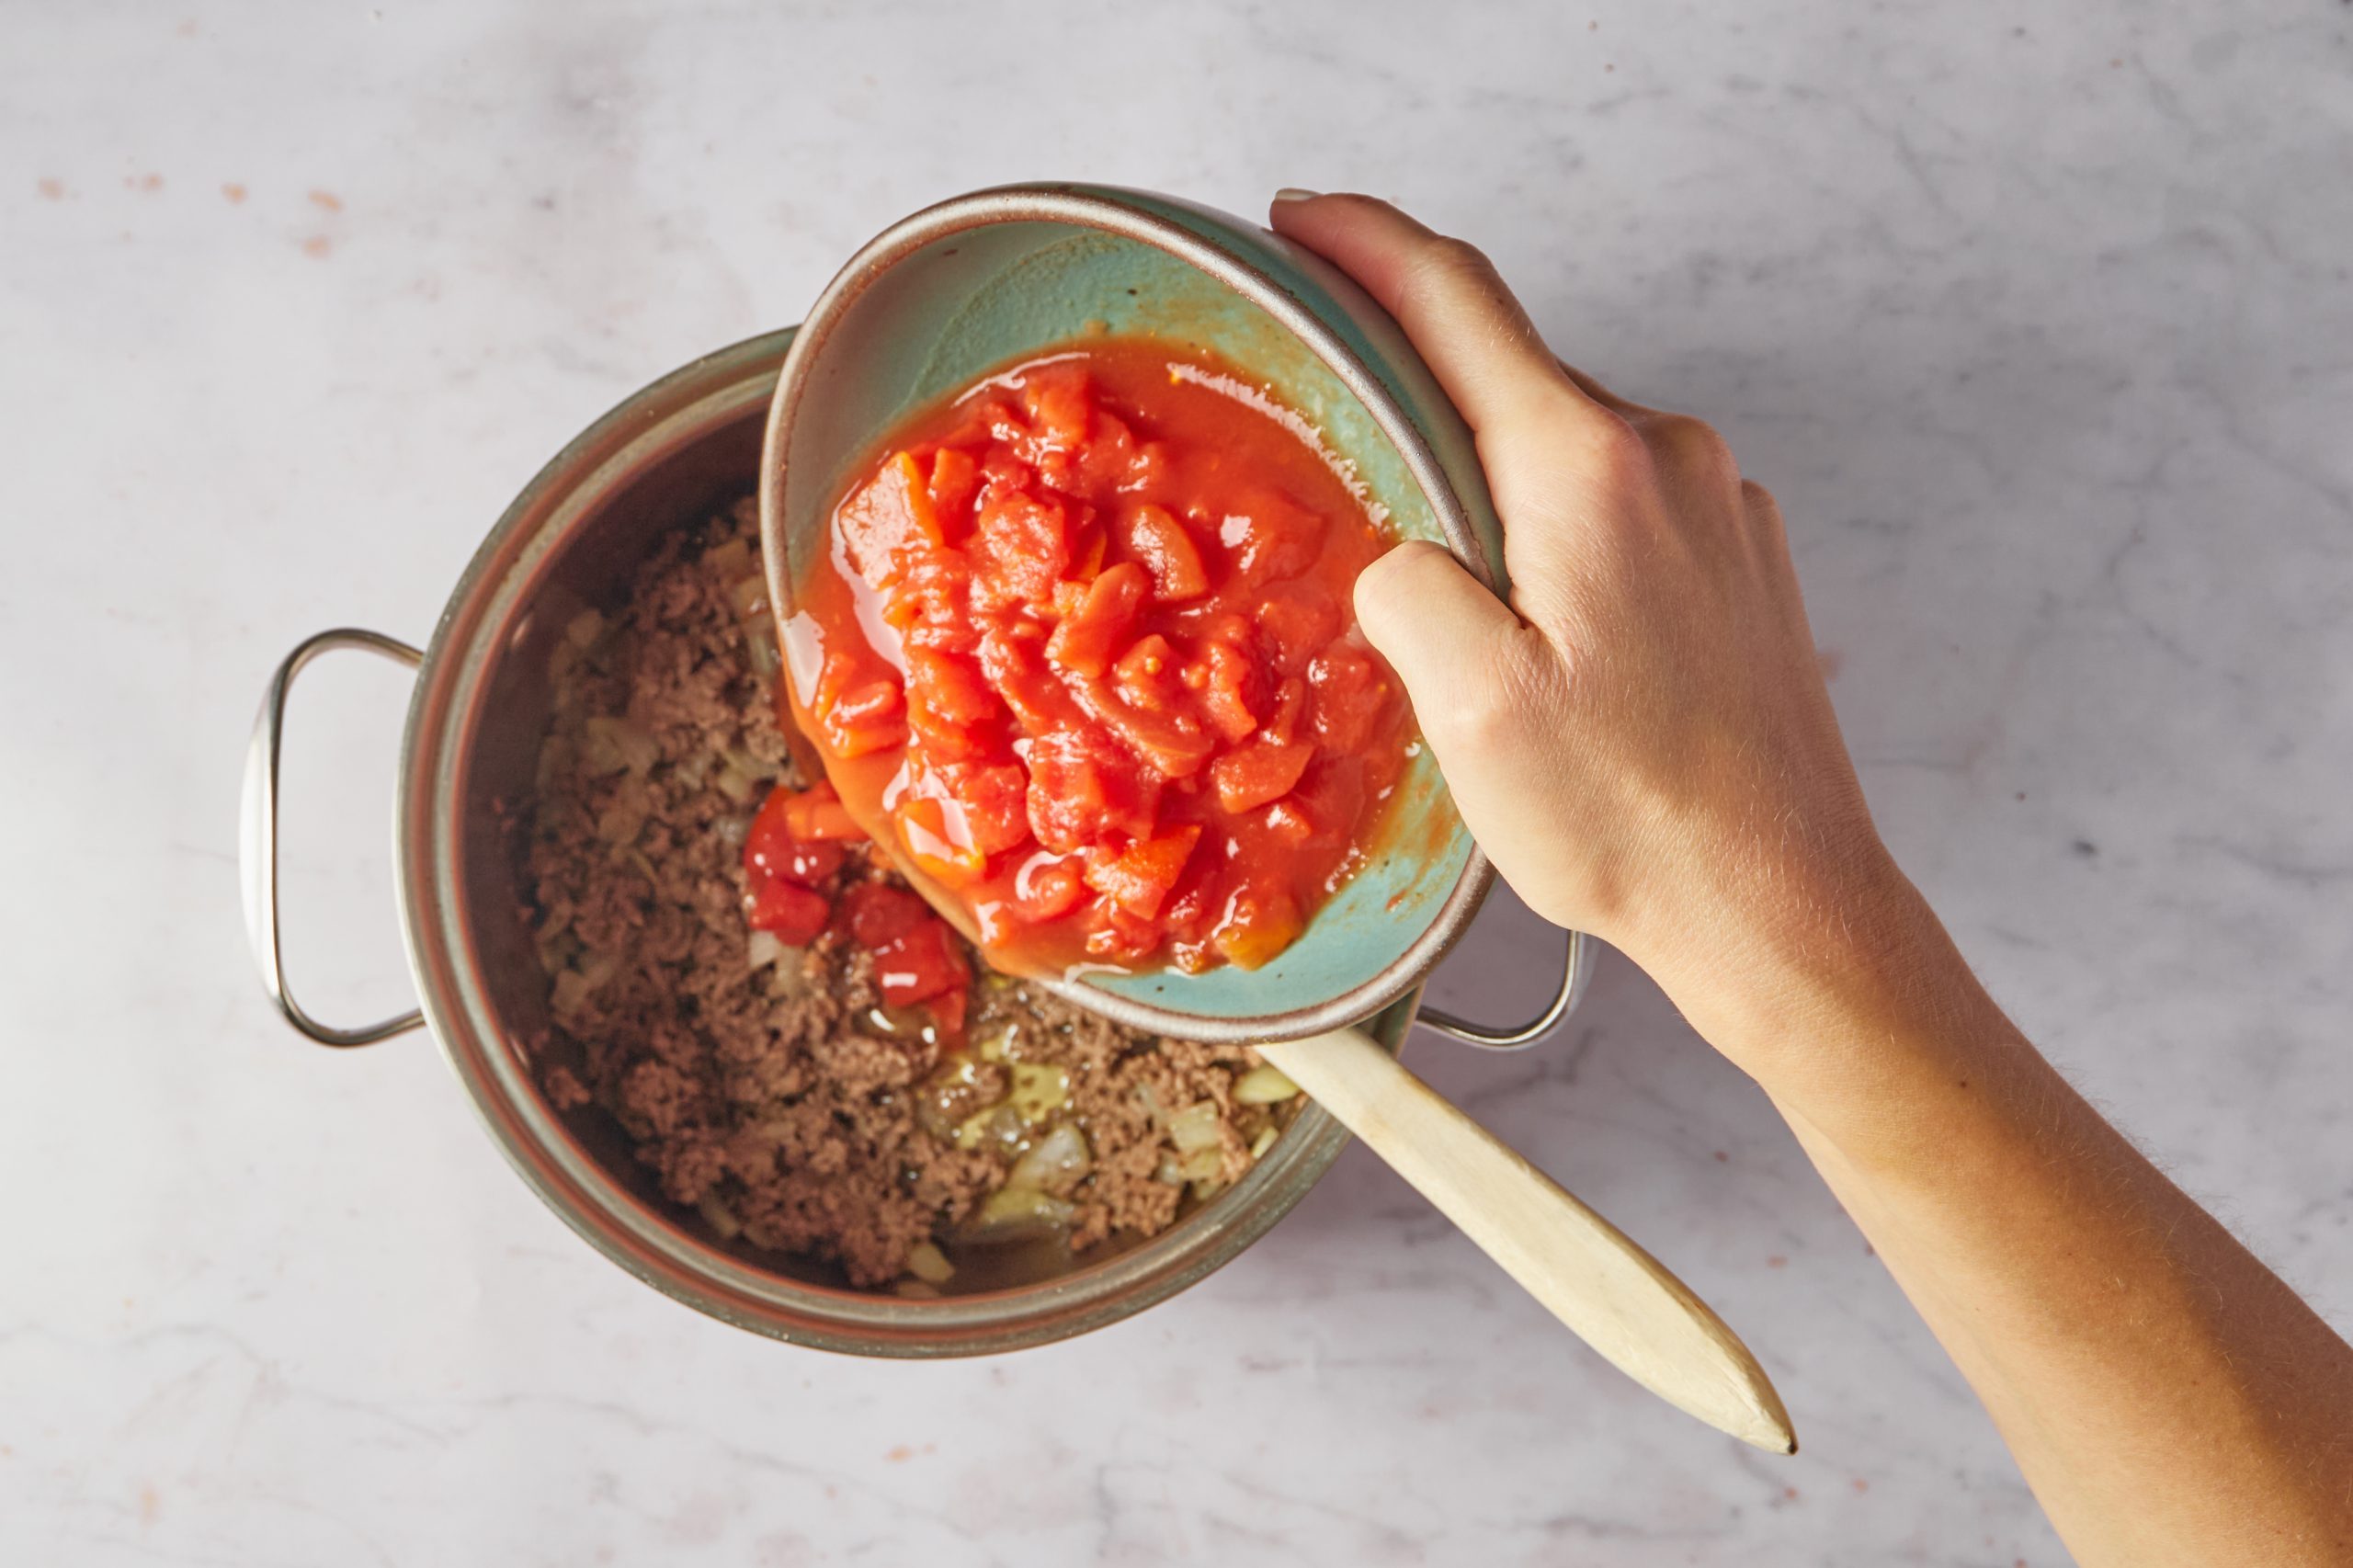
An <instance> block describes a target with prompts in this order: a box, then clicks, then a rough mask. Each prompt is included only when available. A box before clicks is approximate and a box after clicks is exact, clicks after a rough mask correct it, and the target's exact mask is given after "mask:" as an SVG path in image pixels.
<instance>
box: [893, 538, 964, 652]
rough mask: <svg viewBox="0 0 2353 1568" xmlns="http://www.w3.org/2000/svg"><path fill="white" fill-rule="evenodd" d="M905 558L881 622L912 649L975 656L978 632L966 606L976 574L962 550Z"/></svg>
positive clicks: (928, 553)
mask: <svg viewBox="0 0 2353 1568" xmlns="http://www.w3.org/2000/svg"><path fill="white" fill-rule="evenodd" d="M902 560H903V561H904V564H905V569H904V571H903V572H901V573H900V574H899V580H898V581H897V582H896V583H894V584H893V585H892V587H891V592H890V597H887V598H885V599H884V600H883V602H882V619H883V621H884V622H885V623H886V624H888V625H889V626H891V627H892V628H893V629H894V630H896V631H897V632H898V633H899V639H900V641H901V642H904V643H906V644H907V645H908V646H910V647H917V648H931V649H942V650H947V651H949V652H952V653H969V652H971V650H972V643H973V642H974V640H975V639H976V638H977V636H978V635H979V634H978V633H977V632H975V631H973V629H972V617H971V616H970V615H968V614H967V613H966V611H965V608H964V607H965V602H966V600H967V599H968V598H969V597H970V595H971V591H972V567H971V564H970V563H969V562H967V561H966V560H965V558H964V555H963V552H962V551H955V550H937V551H927V552H926V553H924V554H921V555H915V556H908V557H902Z"/></svg>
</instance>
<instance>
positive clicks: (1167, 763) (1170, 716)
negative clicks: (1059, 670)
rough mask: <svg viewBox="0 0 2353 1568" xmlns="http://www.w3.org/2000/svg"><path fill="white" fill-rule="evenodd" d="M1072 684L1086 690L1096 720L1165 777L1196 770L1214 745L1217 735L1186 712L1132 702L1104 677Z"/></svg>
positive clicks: (1206, 758) (1088, 702) (1215, 747)
mask: <svg viewBox="0 0 2353 1568" xmlns="http://www.w3.org/2000/svg"><path fill="white" fill-rule="evenodd" d="M1076 684H1077V685H1078V686H1079V688H1080V689H1081V690H1082V691H1083V692H1085V693H1086V698H1087V707H1088V710H1089V711H1090V712H1092V713H1093V715H1094V716H1095V718H1096V720H1097V722H1100V723H1101V724H1102V725H1103V727H1104V728H1105V729H1107V730H1108V731H1110V733H1113V734H1115V735H1117V736H1118V737H1119V738H1120V740H1122V741H1125V742H1126V743H1127V744H1128V745H1129V746H1130V747H1131V748H1132V749H1133V750H1134V752H1135V754H1136V755H1137V756H1140V757H1142V759H1143V760H1144V761H1145V762H1147V763H1149V764H1150V765H1151V766H1152V767H1154V769H1156V770H1157V771H1158V772H1160V773H1161V774H1162V775H1163V776H1165V777H1166V778H1188V777H1190V776H1191V775H1193V774H1195V773H1198V772H1199V771H1200V767H1201V764H1202V763H1204V762H1207V761H1208V760H1209V757H1210V753H1211V752H1212V751H1214V750H1216V749H1217V737H1216V736H1214V735H1212V734H1211V733H1209V731H1208V730H1207V729H1205V728H1203V727H1202V724H1201V722H1200V721H1199V720H1198V719H1196V718H1194V717H1193V716H1192V715H1191V714H1190V713H1187V712H1183V711H1181V710H1176V709H1174V708H1161V709H1152V708H1138V707H1135V706H1132V705H1131V704H1130V703H1128V702H1127V701H1126V700H1124V699H1122V698H1121V697H1120V692H1119V689H1118V687H1116V686H1114V685H1113V684H1112V683H1111V682H1108V681H1101V680H1090V681H1083V682H1078V683H1076Z"/></svg>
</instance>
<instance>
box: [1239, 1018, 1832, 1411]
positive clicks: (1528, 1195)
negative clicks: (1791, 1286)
mask: <svg viewBox="0 0 2353 1568" xmlns="http://www.w3.org/2000/svg"><path fill="white" fill-rule="evenodd" d="M1258 1053H1259V1054H1260V1055H1261V1056H1263V1057H1265V1058H1266V1059H1267V1061H1268V1062H1271V1063H1273V1065H1274V1066H1275V1068H1276V1070H1277V1071H1279V1072H1280V1073H1281V1074H1283V1075H1284V1076H1285V1077H1287V1078H1289V1079H1290V1081H1291V1082H1292V1083H1294V1084H1297V1085H1299V1086H1300V1087H1301V1088H1302V1089H1303V1090H1305V1091H1306V1092H1307V1093H1308V1094H1309V1095H1310V1096H1313V1098H1314V1100H1315V1103H1316V1104H1318V1105H1320V1106H1322V1107H1323V1108H1324V1109H1325V1110H1328V1111H1330V1112H1331V1113H1332V1114H1333V1115H1334V1116H1335V1117H1337V1118H1338V1119H1339V1120H1340V1123H1341V1125H1342V1126H1344V1127H1346V1128H1347V1130H1348V1131H1351V1132H1353V1133H1355V1134H1356V1135H1357V1136H1358V1138H1361V1139H1363V1140H1364V1142H1365V1143H1366V1145H1367V1146H1368V1147H1370V1149H1371V1150H1372V1152H1373V1153H1376V1154H1378V1155H1380V1156H1381V1158H1382V1159H1384V1160H1386V1161H1388V1162H1389V1165H1390V1168H1391V1169H1392V1170H1394V1171H1395V1172H1396V1173H1397V1174H1398V1175H1399V1176H1403V1177H1404V1178H1405V1180H1406V1181H1407V1182H1408V1183H1410V1184H1411V1185H1412V1186H1413V1187H1414V1189H1415V1191H1417V1192H1419V1193H1420V1194H1421V1195H1422V1196H1423V1197H1424V1198H1427V1199H1429V1200H1430V1202H1431V1204H1432V1205H1433V1206H1435V1207H1436V1208H1437V1210H1438V1212H1439V1213H1441V1214H1443V1215H1445V1216H1446V1217H1447V1218H1448V1219H1449V1220H1451V1221H1454V1222H1455V1224H1456V1225H1458V1226H1460V1227H1461V1231H1462V1233H1463V1234H1464V1235H1466V1236H1469V1237H1470V1238H1471V1240H1472V1243H1473V1244H1475V1245H1476V1246H1477V1247H1478V1248H1479V1250H1480V1251H1482V1252H1483V1253H1485V1254H1486V1255H1487V1256H1489V1257H1492V1258H1494V1259H1495V1261H1496V1262H1497V1263H1499V1264H1501V1265H1502V1266H1503V1269H1504V1272H1505V1273H1506V1274H1508V1275H1510V1276H1511V1277H1512V1278H1514V1279H1516V1280H1518V1282H1519V1284H1520V1287H1521V1288H1522V1289H1523V1290H1526V1291H1527V1292H1528V1293H1529V1295H1531V1296H1533V1297H1535V1298H1536V1299H1537V1300H1538V1301H1541V1302H1542V1303H1543V1304H1544V1306H1545V1309H1546V1310H1547V1311H1549V1312H1552V1315H1553V1316H1554V1317H1556V1318H1559V1319H1560V1320H1561V1321H1562V1322H1563V1324H1567V1325H1568V1327H1569V1329H1570V1331H1571V1332H1572V1333H1574V1334H1575V1335H1577V1336H1578V1337H1579V1338H1581V1339H1583V1340H1584V1341H1585V1342H1586V1344H1587V1345H1590V1346H1593V1347H1594V1348H1595V1349H1596V1350H1597V1351H1599V1352H1600V1353H1601V1355H1602V1358H1603V1359H1605V1360H1607V1361H1608V1362H1609V1363H1610V1364H1611V1365H1612V1366H1615V1367H1616V1368H1617V1369H1619V1370H1620V1371H1621V1372H1624V1373H1625V1374H1626V1375H1627V1376H1628V1377H1630V1378H1631V1379H1633V1380H1634V1381H1636V1382H1638V1383H1640V1384H1642V1385H1643V1387H1644V1388H1646V1389H1648V1390H1650V1391H1651V1392H1653V1393H1654V1394H1656V1395H1658V1396H1659V1397H1660V1398H1661V1399H1663V1400H1665V1401H1666V1402H1667V1403H1669V1404H1672V1405H1674V1406H1675V1407H1676V1408H1677V1409H1678V1410H1683V1411H1686V1412H1688V1413H1689V1414H1690V1415H1696V1416H1698V1417H1699V1419H1700V1420H1702V1421H1704V1422H1706V1423H1707V1424H1708V1425H1709V1426H1713V1427H1716V1428H1717V1429H1718V1430H1720V1431H1723V1432H1729V1433H1731V1434H1732V1435H1733V1437H1738V1438H1739V1439H1740V1440H1741V1441H1742V1442H1744V1443H1753V1444H1755V1445H1756V1447H1758V1448H1760V1449H1765V1450H1767V1451H1768V1452H1769V1453H1777V1454H1793V1453H1795V1452H1797V1449H1798V1440H1797V1434H1796V1433H1795V1431H1794V1430H1793V1429H1792V1428H1791V1427H1790V1415H1789V1412H1788V1411H1787V1410H1785V1409H1783V1408H1782V1406H1781V1396H1780V1395H1779V1394H1778V1393H1776V1392H1773V1384H1772V1382H1771V1381H1770V1380H1769V1379H1768V1378H1767V1377H1766V1376H1765V1369H1763V1368H1761V1367H1759V1366H1758V1365H1757V1364H1756V1358H1755V1357H1754V1356H1751V1355H1750V1354H1749V1353H1748V1346H1745V1345H1743V1344H1742V1343H1741V1342H1740V1336H1739V1335H1735V1334H1733V1331H1732V1330H1731V1329H1729V1328H1727V1327H1725V1326H1724V1323H1723V1320H1722V1318H1719V1317H1718V1316H1716V1314H1715V1312H1713V1311H1712V1310H1711V1309H1710V1308H1709V1306H1708V1303H1707V1302H1705V1301H1701V1300H1699V1297H1697V1296H1695V1295H1693V1294H1692V1293H1691V1290H1690V1288H1689V1287H1688V1286H1687V1285H1685V1284H1684V1283H1683V1281H1682V1280H1680V1279H1677V1278H1676V1277H1675V1276H1674V1275H1673V1274H1671V1273H1669V1272H1668V1271H1667V1269H1666V1267H1665V1266H1664V1265H1663V1264H1661V1263H1660V1262H1659V1261H1658V1260H1657V1259H1656V1258H1654V1257H1653V1256H1651V1255H1650V1254H1648V1253H1646V1252H1644V1251H1643V1249H1642V1248H1641V1247H1639V1246H1637V1245H1635V1244H1634V1243H1633V1242H1632V1241H1631V1240H1629V1239H1628V1238H1627V1236H1626V1234H1625V1233H1624V1232H1622V1231H1620V1230H1619V1229H1618V1227H1617V1226H1615V1225H1613V1224H1611V1223H1610V1222H1609V1221H1607V1220H1605V1219H1603V1218H1602V1217H1601V1216H1600V1215H1598V1214H1597V1213H1595V1212H1594V1211H1593V1210H1590V1209H1588V1208H1586V1206H1585V1205H1584V1204H1583V1203H1580V1202H1578V1201H1577V1199H1574V1197H1572V1196H1570V1194H1569V1193H1568V1192H1567V1191H1565V1190H1564V1189H1563V1187H1561V1185H1560V1184H1559V1183H1557V1182H1555V1181H1554V1180H1553V1179H1552V1177H1550V1176H1546V1175H1545V1174H1544V1173H1543V1172H1542V1171H1540V1170H1538V1169H1537V1168H1536V1167H1535V1166H1534V1165H1529V1163H1528V1161H1527V1160H1526V1159H1524V1158H1522V1157H1521V1156H1520V1155H1519V1153H1518V1152H1517V1151H1515V1150H1513V1149H1512V1148H1511V1147H1510V1146H1509V1145H1508V1144H1506V1143H1505V1142H1503V1141H1502V1140H1501V1139H1498V1138H1497V1137H1496V1136H1495V1134H1494V1133H1492V1132H1489V1131H1487V1130H1486V1129H1485V1128H1483V1127H1482V1126H1480V1125H1479V1124H1478V1123H1477V1122H1475V1121H1473V1120H1472V1119H1470V1118H1469V1117H1467V1116H1465V1115H1463V1114H1462V1112H1461V1110H1459V1109H1457V1108H1455V1107H1454V1106H1453V1105H1452V1104H1451V1103H1449V1101H1448V1100H1447V1099H1446V1097H1445V1096H1442V1095H1440V1094H1439V1093H1438V1091H1437V1090H1435V1089H1433V1088H1431V1087H1430V1086H1429V1085H1427V1084H1425V1083H1423V1082H1422V1081H1421V1080H1420V1079H1419V1078H1417V1077H1415V1076H1414V1074H1411V1073H1409V1072H1407V1071H1406V1070H1405V1068H1404V1066H1403V1065H1402V1064H1401V1063H1399V1062H1398V1061H1397V1059H1396V1058H1395V1057H1393V1056H1392V1055H1390V1054H1389V1053H1388V1052H1387V1051H1383V1050H1381V1047H1380V1046H1379V1045H1377V1044H1376V1043H1374V1042H1373V1040H1371V1039H1370V1037H1369V1036H1367V1035H1365V1034H1363V1033H1362V1032H1360V1031H1358V1030H1356V1029H1334V1030H1332V1031H1331V1032H1330V1033H1328V1034H1320V1035H1311V1036H1309V1037H1307V1038H1306V1039H1304V1040H1281V1041H1278V1042H1275V1043H1271V1044H1262V1045H1260V1046H1259V1047H1258Z"/></svg>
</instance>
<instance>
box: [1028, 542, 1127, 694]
mask: <svg viewBox="0 0 2353 1568" xmlns="http://www.w3.org/2000/svg"><path fill="white" fill-rule="evenodd" d="M1150 587H1151V579H1150V578H1148V577H1146V576H1145V575H1144V570H1143V568H1142V567H1141V566H1139V565H1137V564H1136V563H1135V562H1132V561H1122V562H1120V563H1119V564H1118V565H1117V566H1112V567H1108V568H1107V569H1105V571H1104V572H1103V573H1102V574H1100V575H1099V576H1097V578H1096V579H1095V581H1094V582H1093V583H1092V584H1091V585H1089V586H1088V587H1087V590H1086V598H1085V599H1084V600H1083V601H1082V602H1081V603H1080V605H1079V607H1078V608H1077V610H1076V611H1074V613H1073V614H1071V615H1070V616H1069V617H1068V618H1067V619H1064V620H1063V623H1062V624H1061V625H1060V626H1057V627H1056V628H1054V634H1053V636H1052V638H1051V639H1050V640H1049V641H1048V642H1047V643H1046V657H1047V658H1049V659H1051V660H1052V661H1053V662H1054V663H1055V664H1058V665H1061V666H1062V667H1063V668H1064V669H1067V670H1075V671H1077V672H1078V673H1079V674H1080V675H1085V676H1099V675H1101V674H1102V673H1103V672H1104V671H1105V670H1107V669H1109V668H1110V667H1111V660H1112V657H1113V655H1114V654H1115V653H1117V652H1118V650H1119V649H1120V646H1121V645H1122V644H1123V643H1125V642H1127V640H1128V638H1127V631H1128V627H1129V626H1130V625H1131V623H1132V622H1133V621H1134V620H1135V618H1136V611H1137V610H1138V609H1140V608H1142V606H1143V598H1144V595H1145V593H1146V592H1147V591H1148V590H1149V589H1150Z"/></svg>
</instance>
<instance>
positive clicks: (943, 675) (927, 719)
mask: <svg viewBox="0 0 2353 1568" xmlns="http://www.w3.org/2000/svg"><path fill="white" fill-rule="evenodd" d="M1004 714H1005V704H1004V703H1002V702H1000V701H998V700H997V697H996V694H995V692H993V691H991V690H990V689H989V688H988V687H987V685H986V684H985V683H984V682H983V680H982V679H981V675H980V672H979V671H978V670H977V669H975V668H973V667H972V665H970V664H969V663H967V662H966V661H964V660H962V659H960V658H956V657H954V656H952V655H950V654H947V653H940V652H938V650H936V649H932V648H910V649H908V650H907V725H908V727H909V728H910V729H912V730H913V731H914V732H915V735H916V736H917V738H918V739H919V740H920V741H921V742H922V743H923V744H924V746H925V748H926V750H927V751H928V752H929V753H930V754H931V755H932V756H941V757H948V758H950V759H956V760H961V759H962V758H964V757H970V756H981V755H982V754H983V753H984V752H986V751H987V750H989V749H990V738H989V736H988V735H986V734H985V733H983V731H984V730H985V729H986V728H987V727H988V726H989V725H990V724H992V723H994V722H995V721H997V720H998V719H1001V718H1002V717H1004Z"/></svg>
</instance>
